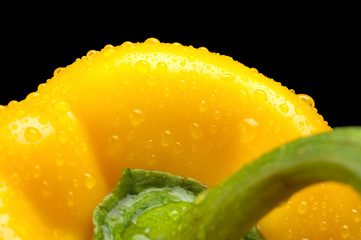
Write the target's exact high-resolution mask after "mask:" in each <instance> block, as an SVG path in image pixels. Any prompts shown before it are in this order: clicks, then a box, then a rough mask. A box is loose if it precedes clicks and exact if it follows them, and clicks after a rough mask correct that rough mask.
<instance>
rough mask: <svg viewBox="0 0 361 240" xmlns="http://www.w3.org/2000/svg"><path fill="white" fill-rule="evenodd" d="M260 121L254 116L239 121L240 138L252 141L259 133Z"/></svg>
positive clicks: (243, 140)
mask: <svg viewBox="0 0 361 240" xmlns="http://www.w3.org/2000/svg"><path fill="white" fill-rule="evenodd" d="M258 127H259V123H258V122H257V121H256V120H254V119H253V118H246V119H243V120H242V121H241V122H240V123H239V130H240V135H241V136H240V138H241V141H242V142H245V143H246V142H250V141H252V140H254V139H255V138H256V137H257V135H258Z"/></svg>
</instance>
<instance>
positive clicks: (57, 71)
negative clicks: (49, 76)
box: [53, 67, 65, 76]
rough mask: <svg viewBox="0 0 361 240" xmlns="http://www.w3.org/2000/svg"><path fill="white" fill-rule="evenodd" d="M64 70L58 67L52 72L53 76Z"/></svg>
mask: <svg viewBox="0 0 361 240" xmlns="http://www.w3.org/2000/svg"><path fill="white" fill-rule="evenodd" d="M64 69H65V68H63V67H58V68H57V69H55V71H54V74H53V75H54V76H56V75H58V74H59V73H60V72H61V71H63V70H64Z"/></svg>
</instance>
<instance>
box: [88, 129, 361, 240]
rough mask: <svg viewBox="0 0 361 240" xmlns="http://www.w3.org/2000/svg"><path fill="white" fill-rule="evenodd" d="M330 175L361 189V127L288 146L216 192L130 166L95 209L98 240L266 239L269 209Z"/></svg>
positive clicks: (263, 158) (227, 181) (328, 177)
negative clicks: (261, 227) (263, 228)
mask: <svg viewBox="0 0 361 240" xmlns="http://www.w3.org/2000/svg"><path fill="white" fill-rule="evenodd" d="M330 180H332V181H339V182H344V183H347V184H351V185H352V186H353V187H354V188H355V189H356V190H358V191H360V192H361V127H343V128H336V129H335V130H334V132H332V133H324V134H319V135H314V136H310V137H307V138H302V139H299V140H296V141H294V142H291V143H289V144H286V145H284V146H282V147H280V148H278V149H275V150H274V151H272V152H270V153H268V154H265V155H263V156H262V157H260V158H259V159H257V160H255V161H253V162H252V163H249V164H247V165H245V166H244V167H243V168H241V169H240V170H239V171H238V172H236V173H235V174H233V175H232V176H230V177H229V178H227V179H225V180H224V181H223V182H222V183H221V184H220V185H218V186H216V187H213V188H208V189H206V187H205V186H204V185H202V184H200V183H199V182H197V181H195V180H192V179H185V178H181V177H178V176H174V175H171V174H168V173H160V172H150V171H143V170H129V169H127V170H125V171H124V172H123V176H122V179H121V180H120V181H119V183H118V184H117V186H116V187H115V188H114V190H113V192H112V193H111V194H110V195H108V196H107V197H106V198H105V199H104V201H103V202H102V203H101V204H100V205H99V206H98V207H97V208H96V209H95V211H94V223H95V233H94V239H133V240H144V239H152V240H161V239H162V240H178V239H179V240H180V239H187V240H203V239H204V240H232V239H234V240H239V239H241V238H242V236H245V237H244V238H242V239H243V240H261V239H262V237H261V235H260V233H259V231H258V229H257V228H256V227H253V226H255V225H256V224H257V222H258V221H259V220H260V219H261V218H262V217H263V216H264V215H265V214H267V213H268V212H269V211H271V210H272V209H273V208H274V207H276V206H277V205H278V204H279V203H280V202H282V201H284V200H286V199H287V198H289V197H290V196H291V195H292V194H293V193H295V192H297V191H298V190H300V189H302V188H304V187H306V186H308V185H310V184H314V183H317V182H322V181H330ZM252 227H253V228H252ZM280 238H282V236H280Z"/></svg>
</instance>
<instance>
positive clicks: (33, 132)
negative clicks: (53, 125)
mask: <svg viewBox="0 0 361 240" xmlns="http://www.w3.org/2000/svg"><path fill="white" fill-rule="evenodd" d="M41 137H42V135H41V133H40V131H39V129H37V128H35V127H27V128H26V129H25V132H24V138H25V139H26V140H27V141H28V142H36V141H39V140H40V139H41Z"/></svg>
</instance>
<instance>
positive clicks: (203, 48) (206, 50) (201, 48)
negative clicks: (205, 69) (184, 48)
mask: <svg viewBox="0 0 361 240" xmlns="http://www.w3.org/2000/svg"><path fill="white" fill-rule="evenodd" d="M198 50H200V51H203V52H209V51H208V48H206V47H200V48H198Z"/></svg>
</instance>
